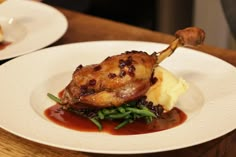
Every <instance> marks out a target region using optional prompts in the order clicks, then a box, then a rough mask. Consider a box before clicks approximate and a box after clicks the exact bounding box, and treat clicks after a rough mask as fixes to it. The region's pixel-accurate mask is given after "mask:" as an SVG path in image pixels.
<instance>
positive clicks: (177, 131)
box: [0, 41, 236, 154]
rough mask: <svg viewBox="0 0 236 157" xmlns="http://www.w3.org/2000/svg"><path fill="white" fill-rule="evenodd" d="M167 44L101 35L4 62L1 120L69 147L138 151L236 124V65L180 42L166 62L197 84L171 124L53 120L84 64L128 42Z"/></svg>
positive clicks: (183, 142) (176, 144) (134, 46)
mask: <svg viewBox="0 0 236 157" xmlns="http://www.w3.org/2000/svg"><path fill="white" fill-rule="evenodd" d="M166 46H167V45H164V44H158V43H150V42H135V41H100V42H84V43H77V44H70V45H64V46H58V47H52V48H47V49H44V50H40V51H37V53H31V54H28V55H25V56H21V57H18V58H16V59H13V60H11V61H9V62H7V63H5V64H3V65H1V66H0V76H1V77H0V87H1V90H0V108H1V110H0V126H1V127H2V128H4V129H6V130H8V131H9V132H11V133H13V134H16V135H18V136H21V137H24V138H26V139H29V140H32V141H35V142H39V143H43V144H47V145H51V146H55V147H60V148H65V149H70V150H78V151H85V152H95V153H113V154H131V153H150V152H160V151H167V150H173V149H178V148H184V147H188V146H192V145H196V144H199V143H202V142H206V141H209V140H212V139H214V138H217V137H219V136H222V135H224V134H226V133H228V132H230V131H232V130H233V129H235V119H236V114H235V111H236V105H235V104H236V97H235V95H236V68H235V67H233V66H232V65H230V64H228V63H226V62H224V61H222V60H220V59H217V58H215V57H212V56H210V55H207V54H204V53H201V52H198V51H195V50H191V49H187V48H179V49H177V51H176V52H175V53H174V54H173V55H172V56H171V57H169V58H168V59H166V60H165V61H164V62H163V63H161V65H162V66H163V67H165V68H167V69H169V70H170V71H172V72H173V73H175V74H176V75H177V76H179V77H183V78H184V79H185V80H186V81H187V82H188V83H189V85H190V87H189V90H188V92H187V93H186V94H185V95H184V96H183V97H181V98H180V100H179V101H178V103H177V106H178V107H179V108H180V109H182V110H183V111H184V112H185V113H186V114H187V116H188V119H187V120H186V122H184V123H183V124H182V125H179V126H177V127H174V128H172V129H168V130H165V131H160V132H155V133H149V134H141V135H129V136H115V135H110V134H107V133H99V132H98V133H88V132H80V131H75V130H71V129H67V128H64V127H62V126H59V125H57V124H55V123H53V122H51V121H49V120H48V119H47V118H46V117H45V115H44V111H45V109H46V108H48V107H50V106H52V105H54V102H52V101H51V100H50V99H49V98H48V97H47V96H46V94H47V92H50V93H53V94H57V93H58V92H59V91H61V89H63V88H64V87H65V86H66V85H67V84H68V83H69V81H70V80H71V76H72V72H73V71H74V70H75V68H76V67H77V66H78V65H79V64H83V65H86V64H93V63H99V62H100V61H102V60H103V59H105V58H106V57H107V56H111V55H114V54H119V53H122V52H124V51H126V50H142V51H147V52H150V53H152V52H154V51H157V52H158V51H161V50H163V49H164V48H166Z"/></svg>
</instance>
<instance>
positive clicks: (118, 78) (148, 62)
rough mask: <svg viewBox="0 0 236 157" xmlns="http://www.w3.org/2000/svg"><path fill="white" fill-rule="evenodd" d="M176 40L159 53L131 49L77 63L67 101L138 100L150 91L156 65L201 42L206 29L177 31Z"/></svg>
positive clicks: (110, 102) (88, 103)
mask: <svg viewBox="0 0 236 157" xmlns="http://www.w3.org/2000/svg"><path fill="white" fill-rule="evenodd" d="M176 37H177V38H176V40H174V41H173V42H172V43H171V44H170V46H169V47H167V48H166V49H165V50H163V51H161V52H160V53H158V54H156V53H153V54H152V55H149V54H147V53H146V52H139V51H131V52H125V53H122V54H120V55H115V56H112V57H108V58H107V59H105V60H104V61H103V62H101V63H100V64H94V65H87V66H85V67H83V66H82V65H80V66H78V68H77V69H76V70H75V72H74V74H73V78H72V81H71V82H70V83H69V85H68V86H67V87H66V88H65V90H64V92H63V95H62V102H63V104H64V105H65V106H66V105H69V106H70V105H74V104H76V105H77V106H79V105H80V106H94V107H109V106H119V105H122V104H123V103H125V102H128V101H131V100H135V99H137V98H139V97H141V96H143V95H145V93H146V92H147V90H148V89H149V87H150V86H151V84H152V83H153V81H155V79H156V78H152V76H153V70H154V68H155V67H156V66H157V65H158V64H159V63H160V62H162V61H163V60H164V59H165V58H167V57H168V56H170V55H171V54H172V53H173V52H174V50H175V49H176V48H177V47H178V46H183V45H192V46H196V45H198V44H201V43H202V42H203V40H204V37H205V33H204V32H203V31H202V30H201V29H199V28H195V27H190V28H187V29H184V30H180V31H177V32H176Z"/></svg>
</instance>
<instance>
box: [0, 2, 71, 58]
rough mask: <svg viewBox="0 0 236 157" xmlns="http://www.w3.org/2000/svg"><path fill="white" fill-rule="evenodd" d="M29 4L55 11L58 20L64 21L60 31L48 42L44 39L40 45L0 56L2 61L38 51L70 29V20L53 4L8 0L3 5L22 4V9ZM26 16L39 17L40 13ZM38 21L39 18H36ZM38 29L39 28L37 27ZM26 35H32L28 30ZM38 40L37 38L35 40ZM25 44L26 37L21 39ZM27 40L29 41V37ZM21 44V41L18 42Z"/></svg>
mask: <svg viewBox="0 0 236 157" xmlns="http://www.w3.org/2000/svg"><path fill="white" fill-rule="evenodd" d="M25 4H27V5H30V6H34V7H38V8H40V9H43V10H47V11H50V12H53V13H54V14H56V15H57V18H58V20H60V21H62V23H61V24H60V29H58V32H57V33H56V34H55V35H54V37H53V38H52V39H50V40H46V42H45V41H44V43H43V42H42V44H41V45H40V46H34V47H30V48H29V49H28V50H27V49H25V50H23V51H17V53H13V54H6V55H4V56H0V61H4V60H8V59H11V58H15V57H19V56H22V55H25V54H28V53H32V52H34V51H37V50H40V49H42V48H45V47H47V46H49V45H51V44H53V43H55V42H56V41H58V40H59V39H60V38H61V37H62V36H63V35H64V34H65V33H66V31H67V29H68V20H67V18H66V16H65V15H64V14H63V13H62V12H61V11H59V10H58V9H57V8H55V7H53V6H51V5H48V4H45V3H42V2H37V1H30V0H21V1H18V0H8V1H7V2H5V4H3V5H6V6H7V5H10V7H13V6H12V5H16V6H20V7H21V8H22V9H27V8H28V7H27V8H23V7H24V5H25ZM14 12H15V13H14V14H15V15H16V14H17V12H18V13H19V12H20V9H19V10H16V11H14ZM24 16H25V15H22V14H20V16H18V15H17V18H22V17H24ZM4 17H6V18H7V17H12V16H9V15H8V14H7V15H4V16H3V18H4ZM25 17H27V18H28V17H33V18H35V17H38V15H37V16H36V15H33V16H32V15H26V16H25ZM35 21H37V20H35ZM23 25H27V24H25V23H23ZM36 29H37V28H36ZM30 33H32V31H30ZM26 37H30V35H28V32H27V35H26ZM35 41H36V40H35ZM21 42H22V43H23V44H24V45H26V44H27V43H25V37H24V39H22V41H21ZM27 42H29V39H27ZM18 44H20V45H21V43H18ZM2 52H4V49H3V50H1V51H0V53H2ZM7 53H11V52H7Z"/></svg>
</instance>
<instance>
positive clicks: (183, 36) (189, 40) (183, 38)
mask: <svg viewBox="0 0 236 157" xmlns="http://www.w3.org/2000/svg"><path fill="white" fill-rule="evenodd" d="M175 36H176V39H175V40H174V41H173V42H172V43H171V44H170V45H169V46H168V47H167V48H166V49H165V50H163V51H161V52H159V53H158V54H157V64H159V63H161V62H162V61H163V60H164V59H165V58H167V57H169V56H170V55H171V54H172V53H173V52H174V51H175V49H176V48H177V47H179V46H197V45H200V44H202V43H203V41H204V39H205V32H204V31H203V30H202V29H200V28H197V27H188V28H185V29H183V30H178V31H177V32H176V33H175Z"/></svg>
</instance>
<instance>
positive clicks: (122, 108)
mask: <svg viewBox="0 0 236 157" xmlns="http://www.w3.org/2000/svg"><path fill="white" fill-rule="evenodd" d="M117 109H118V111H120V112H121V113H124V112H125V108H124V107H122V106H119V107H118V108H117Z"/></svg>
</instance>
